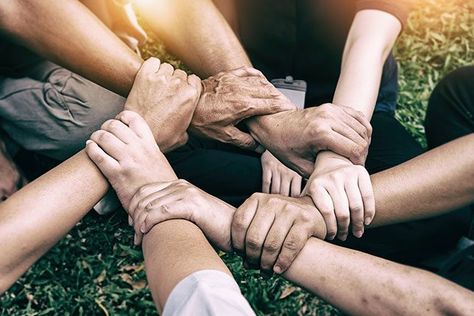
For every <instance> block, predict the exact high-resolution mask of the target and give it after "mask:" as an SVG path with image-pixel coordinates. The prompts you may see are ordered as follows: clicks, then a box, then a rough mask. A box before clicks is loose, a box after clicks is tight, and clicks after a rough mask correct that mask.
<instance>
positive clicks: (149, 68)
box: [125, 58, 202, 152]
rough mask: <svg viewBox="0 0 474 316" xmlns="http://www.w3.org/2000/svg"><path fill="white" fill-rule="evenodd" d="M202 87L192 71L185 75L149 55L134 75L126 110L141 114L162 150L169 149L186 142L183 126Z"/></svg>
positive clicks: (166, 150)
mask: <svg viewBox="0 0 474 316" xmlns="http://www.w3.org/2000/svg"><path fill="white" fill-rule="evenodd" d="M201 89H202V87H201V80H200V79H199V78H198V77H196V76H195V75H190V76H188V75H187V74H186V73H185V72H184V71H182V70H179V69H176V70H175V69H174V68H173V66H171V65H170V64H166V63H164V64H162V63H161V62H160V60H159V59H157V58H150V59H148V60H147V61H145V62H144V63H143V65H142V67H141V69H140V71H139V72H138V74H137V76H136V78H135V82H134V84H133V87H132V90H131V91H130V94H129V96H128V98H127V102H126V103H125V110H131V111H134V112H137V113H138V114H140V115H141V116H142V117H143V118H144V119H145V121H146V122H147V123H148V125H149V126H150V128H151V130H152V132H153V136H154V138H155V140H156V142H157V143H158V145H159V146H160V149H161V151H163V152H168V151H170V150H173V149H175V148H177V147H180V146H182V145H184V144H185V143H186V142H187V139H188V135H187V133H186V130H187V129H188V127H189V124H190V122H191V119H192V116H193V113H194V110H195V108H196V105H197V101H198V99H199V96H200V95H201Z"/></svg>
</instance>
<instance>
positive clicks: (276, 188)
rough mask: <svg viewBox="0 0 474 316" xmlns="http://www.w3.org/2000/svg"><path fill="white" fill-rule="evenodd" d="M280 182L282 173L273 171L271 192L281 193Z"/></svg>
mask: <svg viewBox="0 0 474 316" xmlns="http://www.w3.org/2000/svg"><path fill="white" fill-rule="evenodd" d="M280 183H281V178H280V174H279V173H272V186H271V188H270V193H273V194H280Z"/></svg>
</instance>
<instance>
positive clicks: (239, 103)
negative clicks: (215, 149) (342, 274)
mask: <svg viewBox="0 0 474 316" xmlns="http://www.w3.org/2000/svg"><path fill="white" fill-rule="evenodd" d="M202 84H203V91H202V95H201V98H200V100H199V103H198V106H197V108H196V110H195V112H194V117H193V119H192V122H191V127H190V131H192V132H193V133H194V134H196V135H198V136H201V137H207V138H212V139H216V140H218V141H220V142H223V143H229V144H233V145H236V146H238V147H240V148H243V149H249V150H256V149H257V147H259V144H258V143H257V142H256V141H255V140H254V139H253V137H252V136H250V135H249V134H248V133H245V132H243V131H241V130H239V129H238V128H237V127H236V125H237V124H238V123H240V122H241V121H243V120H245V119H247V118H249V117H253V116H258V115H267V114H273V113H278V112H281V111H286V110H291V109H294V108H295V107H294V105H293V104H291V102H290V101H289V100H288V99H287V98H286V97H285V96H284V95H283V94H282V93H281V92H280V91H278V90H277V89H276V88H275V87H274V86H273V85H272V84H271V83H270V82H268V80H267V79H266V78H265V76H264V75H263V74H262V73H261V72H260V71H258V70H256V69H254V68H250V67H242V68H238V69H235V70H232V71H228V72H221V73H219V74H217V75H215V76H212V77H210V78H208V79H206V80H203V81H202Z"/></svg>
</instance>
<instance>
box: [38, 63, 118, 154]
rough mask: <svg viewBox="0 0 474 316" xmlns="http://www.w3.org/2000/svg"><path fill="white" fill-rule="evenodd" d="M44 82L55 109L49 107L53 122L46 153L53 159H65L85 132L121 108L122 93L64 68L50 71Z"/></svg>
mask: <svg viewBox="0 0 474 316" xmlns="http://www.w3.org/2000/svg"><path fill="white" fill-rule="evenodd" d="M64 71H66V73H64ZM48 82H49V84H50V85H49V86H50V89H54V90H55V92H54V93H55V94H56V97H55V98H56V100H55V101H54V102H53V103H55V105H54V107H55V109H54V108H52V109H50V113H51V114H53V116H54V123H53V125H54V126H52V127H51V129H50V136H51V138H50V139H51V141H52V144H51V150H49V151H48V152H47V153H46V155H48V156H50V157H52V158H55V159H59V160H64V159H67V158H68V157H70V156H71V155H73V154H74V153H76V152H77V151H79V150H81V149H82V148H83V147H84V143H85V141H86V140H87V139H88V138H89V136H90V135H91V134H92V133H93V132H94V131H96V130H97V129H99V128H100V126H101V125H102V123H103V122H105V121H106V120H108V119H111V118H113V117H115V116H116V115H117V114H118V113H119V112H120V111H122V109H123V105H124V103H125V99H124V98H123V97H121V96H119V95H117V94H115V93H113V92H111V91H109V90H107V89H105V88H102V87H101V86H99V85H97V84H95V83H93V82H91V81H89V80H87V79H85V78H83V77H81V76H79V75H76V74H74V73H70V72H68V71H67V70H64V69H61V71H59V72H58V73H56V74H52V75H51V76H50V77H49V78H48ZM58 103H59V105H60V106H61V108H59V109H58V108H57V107H58ZM50 105H51V104H50Z"/></svg>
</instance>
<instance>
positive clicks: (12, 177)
mask: <svg viewBox="0 0 474 316" xmlns="http://www.w3.org/2000/svg"><path fill="white" fill-rule="evenodd" d="M0 179H2V180H1V181H0V202H1V201H4V200H6V199H7V198H8V197H10V196H11V195H12V194H13V193H15V192H16V191H17V190H19V189H20V188H21V187H23V186H24V185H25V184H26V183H27V182H26V179H25V178H24V177H23V176H22V175H21V172H20V170H19V169H18V167H17V165H16V164H15V162H14V161H13V159H12V158H11V157H10V155H9V154H8V152H7V149H6V146H5V143H4V142H3V140H2V139H1V134H0Z"/></svg>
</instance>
